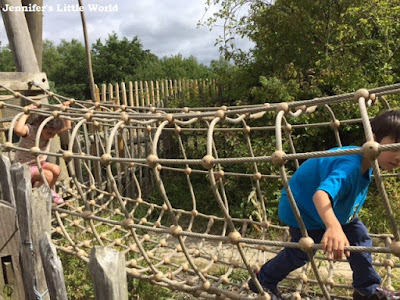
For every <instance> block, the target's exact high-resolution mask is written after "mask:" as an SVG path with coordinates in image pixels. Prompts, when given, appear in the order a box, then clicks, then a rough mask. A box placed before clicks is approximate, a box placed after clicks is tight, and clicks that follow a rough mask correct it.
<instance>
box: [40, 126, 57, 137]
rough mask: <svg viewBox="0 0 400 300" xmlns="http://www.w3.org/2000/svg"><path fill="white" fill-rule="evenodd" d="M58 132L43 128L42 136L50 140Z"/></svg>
mask: <svg viewBox="0 0 400 300" xmlns="http://www.w3.org/2000/svg"><path fill="white" fill-rule="evenodd" d="M56 134H57V130H52V129H47V128H43V130H42V138H43V139H45V140H49V139H51V138H52V137H54V136H55V135H56Z"/></svg>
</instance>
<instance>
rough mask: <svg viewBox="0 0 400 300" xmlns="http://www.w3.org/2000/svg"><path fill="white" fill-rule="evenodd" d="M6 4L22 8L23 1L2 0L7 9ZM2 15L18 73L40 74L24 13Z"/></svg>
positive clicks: (14, 12)
mask: <svg viewBox="0 0 400 300" xmlns="http://www.w3.org/2000/svg"><path fill="white" fill-rule="evenodd" d="M6 4H7V5H9V6H12V7H16V6H20V7H21V8H22V3H21V0H0V5H1V7H5V5H6ZM1 14H2V17H3V22H4V26H5V28H6V31H7V37H8V41H9V43H10V47H11V50H12V53H13V57H14V62H15V66H16V68H17V71H18V72H39V71H40V68H39V64H38V61H37V59H36V54H35V50H34V48H33V44H32V40H31V35H30V33H29V29H28V25H27V22H26V19H25V15H24V12H23V11H22V9H21V10H20V11H7V12H4V11H3V10H1Z"/></svg>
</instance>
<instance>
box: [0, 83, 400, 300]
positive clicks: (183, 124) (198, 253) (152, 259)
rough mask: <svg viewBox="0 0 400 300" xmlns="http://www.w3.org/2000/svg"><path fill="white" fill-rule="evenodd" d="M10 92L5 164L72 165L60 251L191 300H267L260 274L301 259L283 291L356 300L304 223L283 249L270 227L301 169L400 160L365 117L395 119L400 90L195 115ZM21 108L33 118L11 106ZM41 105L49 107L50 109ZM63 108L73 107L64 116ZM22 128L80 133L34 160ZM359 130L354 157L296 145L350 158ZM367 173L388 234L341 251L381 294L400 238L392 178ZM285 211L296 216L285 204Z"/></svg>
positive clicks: (343, 266)
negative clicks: (310, 135) (15, 158)
mask: <svg viewBox="0 0 400 300" xmlns="http://www.w3.org/2000/svg"><path fill="white" fill-rule="evenodd" d="M32 85H33V86H35V85H36V84H35V83H32ZM2 87H3V88H4V89H6V90H7V94H8V95H9V97H3V98H2V101H1V102H0V109H4V108H7V109H12V110H15V111H16V112H17V114H16V115H15V117H14V118H13V119H12V120H9V121H11V122H10V123H9V124H8V126H7V129H8V135H7V137H6V138H5V141H4V142H3V143H2V150H3V151H4V152H8V153H9V155H10V156H11V157H12V155H13V153H14V152H15V150H20V151H27V152H30V153H33V154H35V155H39V154H47V155H49V157H51V158H52V159H55V160H56V161H58V162H59V163H61V162H65V163H66V164H67V167H68V176H67V178H65V179H64V180H62V181H60V182H59V184H58V187H57V188H58V193H59V194H60V195H62V197H63V199H64V203H63V204H61V205H58V206H56V205H54V206H53V208H52V210H53V222H52V226H53V232H52V238H53V242H54V244H55V245H56V246H57V249H58V250H59V251H63V252H66V253H69V254H71V255H75V256H77V257H79V258H81V259H82V260H84V261H86V262H88V261H89V259H88V257H89V253H90V250H91V248H92V247H94V246H96V245H101V246H109V247H113V248H114V249H118V250H119V251H121V252H123V253H124V255H125V259H126V273H127V275H129V276H131V277H133V278H138V279H141V280H146V281H149V282H151V283H152V284H155V285H159V286H163V287H166V288H169V289H172V290H179V291H183V292H186V293H191V294H193V295H194V296H195V297H201V298H208V299H227V298H229V299H241V300H242V299H259V300H262V299H269V298H270V296H269V295H268V294H266V293H260V294H259V295H256V294H254V293H252V292H251V291H249V288H248V285H247V282H248V280H249V279H250V278H253V280H255V271H257V270H258V269H259V268H260V267H261V266H262V265H263V264H264V263H265V262H266V261H267V260H268V259H270V258H272V257H273V256H274V255H275V254H276V253H278V252H279V251H280V249H281V248H282V247H293V248H300V249H302V250H303V251H305V252H307V253H308V255H309V257H310V263H308V264H307V265H306V266H305V267H303V268H301V269H299V270H296V271H295V272H293V273H292V274H290V275H289V277H288V278H287V279H285V280H284V281H283V282H282V283H281V284H280V287H281V289H282V290H284V291H285V292H286V293H288V295H289V297H294V298H295V299H301V298H302V297H308V296H312V297H320V296H321V297H325V298H326V299H331V298H332V297H334V298H339V299H340V298H343V299H348V298H350V297H351V294H352V286H351V275H350V277H349V275H348V274H349V271H350V267H349V265H348V263H347V262H346V260H343V261H339V262H333V261H331V260H328V259H327V258H326V257H325V256H324V255H323V254H322V252H320V251H317V254H316V255H315V256H312V251H313V250H320V249H321V246H320V245H319V244H314V243H313V241H312V240H310V238H309V237H308V236H307V231H306V229H305V228H304V226H303V225H302V223H301V222H300V226H301V230H302V232H303V236H304V237H303V238H302V239H301V240H300V243H290V242H288V237H289V232H288V228H287V227H285V226H280V225H279V224H275V223H277V222H273V220H276V216H274V214H276V212H277V209H276V208H277V201H278V198H279V194H280V190H281V189H282V188H285V187H287V186H288V178H289V177H290V174H291V173H292V172H293V171H294V170H295V169H296V168H298V166H299V164H300V163H301V161H303V160H305V159H307V158H311V157H322V156H332V155H345V154H356V153H363V155H365V156H367V157H368V158H370V159H371V160H373V161H374V159H375V158H376V157H377V156H378V155H379V153H380V151H394V150H395V151H398V150H400V144H391V145H384V146H380V145H379V144H377V143H375V142H374V141H373V137H372V131H371V127H370V123H369V116H368V113H370V111H373V112H374V113H376V111H377V110H378V108H379V109H382V106H383V108H384V109H387V108H389V107H390V106H389V102H388V101H387V100H386V98H385V97H386V95H393V94H396V93H398V92H399V88H400V85H392V86H387V87H381V88H376V89H371V90H369V91H367V90H363V89H362V90H358V91H357V92H356V93H351V94H345V95H339V96H332V97H323V98H318V99H312V100H305V101H296V102H288V103H278V104H277V103H273V104H268V103H265V104H262V105H249V106H238V107H225V106H223V107H218V108H214V107H210V108H190V109H189V108H187V107H185V108H179V109H178V108H165V107H155V106H152V107H131V106H126V105H116V104H115V103H112V101H103V102H91V101H78V100H74V99H69V98H65V97H63V96H60V95H57V94H55V93H53V92H50V91H48V90H46V89H43V96H40V97H38V96H36V97H26V96H23V95H22V94H20V93H18V92H16V91H13V90H10V89H7V88H6V87H4V86H2ZM37 87H39V86H38V85H37ZM15 98H21V99H22V100H24V101H25V102H26V103H33V104H35V105H36V106H37V107H38V109H34V110H32V109H28V108H26V107H21V106H18V105H13V104H11V103H10V102H9V101H8V100H12V99H15ZM44 98H48V99H50V102H52V103H54V104H44V103H42V101H41V100H43V99H44ZM66 100H69V101H70V102H71V103H72V105H71V107H68V108H67V107H60V106H57V103H62V102H63V101H66ZM377 104H379V105H377ZM343 107H346V109H347V110H349V111H350V110H351V111H357V112H358V114H359V117H358V118H356V119H342V120H339V119H338V118H337V117H336V115H335V110H336V109H338V110H339V108H340V109H343ZM22 114H32V115H34V114H40V115H45V116H48V118H46V119H45V121H44V122H43V123H42V125H41V126H40V127H39V131H38V133H37V136H38V137H39V136H40V134H41V130H42V129H43V127H44V126H45V123H47V122H49V121H51V120H52V119H54V118H69V119H70V120H71V121H72V124H73V126H72V130H71V131H70V132H69V133H68V138H66V139H65V138H64V141H63V139H62V144H63V147H62V150H59V151H52V152H50V153H46V152H42V151H41V150H40V148H39V147H38V138H37V141H36V146H35V147H33V148H31V149H23V148H18V146H17V144H15V143H14V141H13V133H12V132H13V128H14V126H15V124H16V121H17V120H18V118H19V117H20V116H21V115H22ZM370 114H371V113H370ZM344 115H345V114H344ZM313 116H317V117H316V118H311V117H313ZM310 120H311V121H312V120H314V121H315V120H317V121H315V122H311V121H310ZM360 127H361V128H363V130H364V133H365V139H364V142H365V143H363V144H362V145H361V146H360V147H358V148H354V149H348V150H340V151H335V152H334V153H333V152H327V151H326V149H319V148H318V146H320V147H321V145H320V144H319V143H317V144H313V145H307V143H304V142H303V143H302V144H303V147H304V145H305V146H306V147H305V148H306V149H305V150H302V149H299V146H298V145H297V144H296V141H298V140H299V139H300V136H301V135H302V134H304V133H305V132H307V131H308V130H315V132H320V135H319V136H320V137H321V139H322V138H324V139H326V140H328V141H330V142H332V143H334V144H336V145H337V146H342V137H341V134H342V135H343V132H342V133H341V129H342V128H346V129H347V130H349V128H350V129H351V130H357V128H360ZM319 130H321V131H319ZM6 132H7V131H6ZM317 136H318V135H317ZM260 141H261V142H260ZM333 141H335V142H333ZM307 146H309V147H312V149H313V152H310V151H309V150H308V151H307ZM228 149H229V151H228ZM235 150H236V151H235ZM233 153H234V154H235V155H237V156H235V157H232V154H233ZM373 166H374V180H375V183H376V186H377V189H378V191H379V195H380V196H379V198H380V199H381V201H382V203H383V205H384V207H385V211H386V216H387V219H388V222H389V224H390V227H391V233H385V234H372V235H371V236H372V237H373V239H374V246H373V247H371V248H365V247H354V246H351V247H347V248H346V249H347V250H350V251H367V252H372V253H373V257H374V265H375V268H377V269H378V270H379V272H381V273H384V276H383V278H384V285H385V286H387V287H388V288H389V289H393V283H395V282H394V278H399V277H398V276H399V274H400V271H399V267H400V261H399V258H398V257H399V256H400V235H399V229H398V225H397V222H396V219H395V215H394V214H393V212H392V209H391V206H390V202H391V201H393V200H394V199H391V200H390V199H389V196H388V194H387V193H386V190H385V185H384V181H385V178H387V177H388V178H390V177H398V174H389V173H383V174H381V173H380V170H379V167H378V165H377V163H376V162H375V164H373ZM231 190H233V191H235V193H238V191H239V192H240V193H242V194H240V195H238V194H233V193H232V192H231ZM288 195H289V193H288ZM238 197H241V198H240V199H238ZM289 200H290V202H291V203H292V205H293V206H294V207H296V204H295V202H294V199H293V197H291V196H290V195H289ZM395 200H397V201H398V199H395ZM240 205H242V206H240ZM294 212H295V214H296V216H297V218H300V219H301V217H300V215H299V213H298V211H296V210H295V211H294ZM397 217H398V215H397ZM350 274H351V273H350ZM256 285H257V287H258V288H259V290H260V292H262V289H261V286H260V285H259V283H258V281H256Z"/></svg>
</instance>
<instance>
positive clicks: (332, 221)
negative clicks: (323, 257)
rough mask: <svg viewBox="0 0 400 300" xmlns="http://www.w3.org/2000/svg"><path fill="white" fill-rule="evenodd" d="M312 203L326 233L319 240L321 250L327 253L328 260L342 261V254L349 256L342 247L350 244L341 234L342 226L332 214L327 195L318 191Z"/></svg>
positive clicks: (342, 233)
mask: <svg viewBox="0 0 400 300" xmlns="http://www.w3.org/2000/svg"><path fill="white" fill-rule="evenodd" d="M313 201H314V204H315V207H316V209H317V211H318V214H319V216H320V217H321V219H322V221H323V222H324V224H325V226H326V231H325V233H324V236H323V237H322V240H321V244H322V250H324V251H325V252H328V258H329V259H332V258H333V259H334V260H337V259H342V257H343V254H345V255H346V256H347V257H348V256H350V252H349V251H344V247H346V246H350V243H349V241H348V239H347V237H346V235H345V234H344V232H343V229H342V225H340V223H339V221H338V219H337V218H336V215H335V213H334V212H333V209H332V204H331V200H330V199H329V195H328V194H327V193H326V192H324V191H322V190H318V191H316V193H315V194H314V196H313Z"/></svg>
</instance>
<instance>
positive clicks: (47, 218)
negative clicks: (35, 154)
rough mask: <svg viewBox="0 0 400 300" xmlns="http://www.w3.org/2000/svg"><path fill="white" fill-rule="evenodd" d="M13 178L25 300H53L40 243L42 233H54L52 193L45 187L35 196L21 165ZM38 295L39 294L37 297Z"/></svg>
mask: <svg viewBox="0 0 400 300" xmlns="http://www.w3.org/2000/svg"><path fill="white" fill-rule="evenodd" d="M11 176H12V179H13V186H14V191H15V198H16V200H17V201H16V205H17V211H18V214H17V215H18V227H19V231H20V237H21V264H22V274H23V275H22V278H23V281H24V287H25V294H26V299H37V295H36V293H39V294H40V295H42V298H41V299H44V300H48V299H50V297H49V295H48V293H46V291H47V284H46V277H45V274H44V271H43V268H42V260H41V257H40V255H39V240H40V238H41V237H42V235H43V233H45V232H48V233H50V230H51V226H50V225H51V202H52V196H51V193H50V189H49V188H48V187H47V186H45V185H42V186H41V187H40V188H38V189H35V191H34V192H32V187H31V174H30V170H29V168H28V167H27V166H24V165H21V164H19V163H17V164H13V165H12V166H11ZM35 292H36V293H35Z"/></svg>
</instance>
